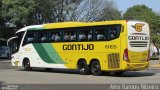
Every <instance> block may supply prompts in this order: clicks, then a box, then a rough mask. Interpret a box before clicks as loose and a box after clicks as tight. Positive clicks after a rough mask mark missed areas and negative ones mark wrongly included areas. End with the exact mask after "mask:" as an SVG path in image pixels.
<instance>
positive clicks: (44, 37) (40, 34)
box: [38, 31, 48, 43]
mask: <svg viewBox="0 0 160 90" xmlns="http://www.w3.org/2000/svg"><path fill="white" fill-rule="evenodd" d="M47 41H48V33H47V31H45V32H43V31H42V32H38V42H40V43H46V42H47Z"/></svg>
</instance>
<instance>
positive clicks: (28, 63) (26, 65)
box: [23, 59, 32, 71]
mask: <svg viewBox="0 0 160 90" xmlns="http://www.w3.org/2000/svg"><path fill="white" fill-rule="evenodd" d="M23 67H24V70H25V71H31V70H32V68H31V67H30V62H29V60H28V59H27V60H24V62H23Z"/></svg>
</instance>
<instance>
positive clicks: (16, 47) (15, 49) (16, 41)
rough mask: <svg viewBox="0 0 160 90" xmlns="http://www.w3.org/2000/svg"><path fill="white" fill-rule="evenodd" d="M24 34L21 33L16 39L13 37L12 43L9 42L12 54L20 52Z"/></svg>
mask: <svg viewBox="0 0 160 90" xmlns="http://www.w3.org/2000/svg"><path fill="white" fill-rule="evenodd" d="M23 34H24V33H23V32H21V33H17V34H16V35H15V37H13V38H12V39H11V40H10V41H9V46H10V49H11V54H14V53H16V52H18V50H19V48H20V44H21V40H22V37H23Z"/></svg>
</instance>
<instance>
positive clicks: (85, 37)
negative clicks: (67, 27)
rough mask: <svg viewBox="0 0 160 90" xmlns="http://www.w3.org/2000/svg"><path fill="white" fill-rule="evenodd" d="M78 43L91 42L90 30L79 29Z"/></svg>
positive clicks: (91, 34)
mask: <svg viewBox="0 0 160 90" xmlns="http://www.w3.org/2000/svg"><path fill="white" fill-rule="evenodd" d="M78 39H79V40H78V41H91V40H93V33H92V30H91V29H90V28H81V29H80V30H79V33H78Z"/></svg>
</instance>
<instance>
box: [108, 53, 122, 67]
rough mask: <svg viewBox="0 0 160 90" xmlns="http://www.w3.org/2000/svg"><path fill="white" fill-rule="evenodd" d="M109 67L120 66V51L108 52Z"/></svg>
mask: <svg viewBox="0 0 160 90" xmlns="http://www.w3.org/2000/svg"><path fill="white" fill-rule="evenodd" d="M108 68H109V69H117V68H120V57H119V53H111V54H108Z"/></svg>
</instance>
